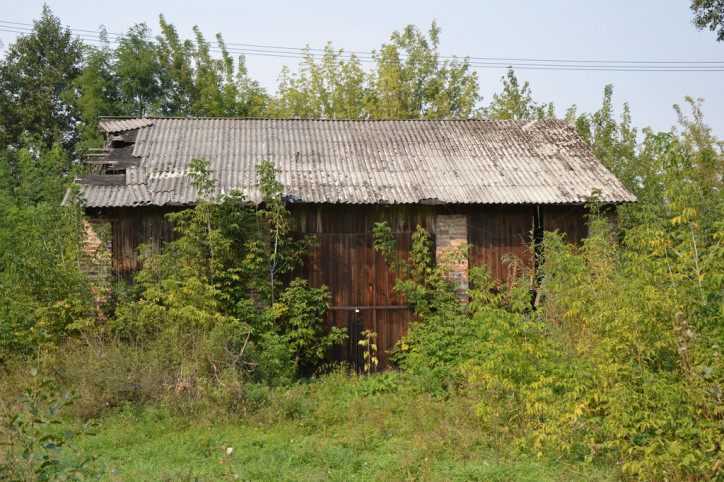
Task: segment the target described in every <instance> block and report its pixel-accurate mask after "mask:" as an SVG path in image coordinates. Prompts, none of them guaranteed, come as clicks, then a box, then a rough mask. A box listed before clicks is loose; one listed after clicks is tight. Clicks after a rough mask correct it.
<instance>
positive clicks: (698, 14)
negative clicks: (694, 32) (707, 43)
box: [691, 0, 724, 42]
mask: <svg viewBox="0 0 724 482" xmlns="http://www.w3.org/2000/svg"><path fill="white" fill-rule="evenodd" d="M691 10H692V11H693V12H694V25H696V27H697V28H698V29H699V30H702V29H705V28H708V29H709V30H711V31H712V32H716V39H717V41H719V42H724V0H692V1H691Z"/></svg>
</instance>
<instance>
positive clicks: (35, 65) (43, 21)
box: [0, 5, 82, 167]
mask: <svg viewBox="0 0 724 482" xmlns="http://www.w3.org/2000/svg"><path fill="white" fill-rule="evenodd" d="M81 45H82V44H81V41H80V40H79V39H78V38H73V36H72V34H71V32H70V30H69V29H67V28H66V29H64V28H63V27H62V26H61V23H60V20H59V19H58V18H57V17H55V16H54V15H53V13H52V12H51V11H50V9H49V8H48V6H47V5H45V6H43V13H42V15H41V17H40V20H37V21H34V22H33V30H32V32H31V33H30V34H27V35H21V36H19V37H18V39H17V41H16V42H15V43H14V44H11V45H10V46H9V47H8V50H7V53H6V54H5V58H4V59H2V60H0V149H5V148H6V147H7V146H8V145H11V146H15V147H16V148H20V146H21V145H22V144H23V141H24V138H25V135H26V133H28V134H30V135H31V136H38V137H39V138H40V139H41V141H42V146H43V147H44V148H48V149H49V148H51V147H52V146H53V145H54V144H57V145H60V146H61V147H62V148H63V149H64V150H66V151H68V152H70V151H72V150H73V148H74V144H75V142H76V141H77V140H78V134H77V132H76V130H75V127H76V123H77V121H78V119H79V115H78V111H77V108H76V99H77V92H76V90H75V85H74V83H75V79H77V78H78V76H79V75H80V74H81V72H82V69H81V50H82V48H81ZM64 167H67V165H66V166H64Z"/></svg>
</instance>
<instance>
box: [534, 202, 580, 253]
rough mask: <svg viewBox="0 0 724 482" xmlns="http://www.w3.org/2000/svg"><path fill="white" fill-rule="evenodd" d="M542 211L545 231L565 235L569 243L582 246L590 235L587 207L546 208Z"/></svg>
mask: <svg viewBox="0 0 724 482" xmlns="http://www.w3.org/2000/svg"><path fill="white" fill-rule="evenodd" d="M541 211H542V213H543V229H545V230H546V231H556V230H558V231H559V232H561V233H564V234H565V235H566V241H568V242H569V243H573V244H580V243H581V242H582V241H583V238H585V237H586V235H587V234H588V227H587V226H586V214H588V210H587V209H586V208H585V206H544V207H542V208H541Z"/></svg>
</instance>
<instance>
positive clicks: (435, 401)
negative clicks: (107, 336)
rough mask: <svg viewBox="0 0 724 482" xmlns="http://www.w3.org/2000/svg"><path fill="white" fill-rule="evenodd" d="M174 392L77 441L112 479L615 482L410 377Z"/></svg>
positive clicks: (123, 411)
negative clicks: (240, 393)
mask: <svg viewBox="0 0 724 482" xmlns="http://www.w3.org/2000/svg"><path fill="white" fill-rule="evenodd" d="M181 399H182V396H181V397H177V398H176V399H175V400H173V401H171V400H170V401H169V403H154V404H151V405H148V406H145V407H140V406H137V405H131V404H128V405H126V406H125V407H122V408H117V409H114V410H112V411H110V412H109V413H108V414H107V415H104V416H103V417H101V418H100V419H98V420H97V421H96V423H97V424H96V427H95V429H94V431H95V433H96V435H93V436H83V437H81V438H79V439H78V440H77V442H76V443H77V447H78V449H79V451H80V452H81V453H82V454H83V455H90V454H95V455H97V456H98V458H97V460H96V465H97V468H98V469H99V470H100V471H101V472H102V478H103V479H107V480H237V479H238V480H350V479H355V480H536V481H539V480H611V479H613V478H615V476H614V470H613V468H612V467H595V466H591V465H587V464H584V463H581V464H580V465H571V464H570V463H563V462H561V461H557V460H551V459H547V458H536V457H535V456H532V455H526V454H525V452H526V451H525V448H524V447H523V448H519V449H516V448H515V447H512V446H511V444H510V443H509V441H508V438H507V437H506V434H505V433H504V432H500V433H497V434H496V433H488V432H486V430H484V429H483V428H482V427H481V426H480V425H479V423H478V422H477V420H476V417H475V414H474V410H473V409H472V408H471V407H472V406H473V404H474V403H475V402H478V401H479V400H474V399H472V398H471V397H470V395H468V394H466V393H465V392H464V390H463V391H461V390H457V391H456V392H455V393H454V394H451V395H449V396H442V395H440V394H433V393H430V392H425V391H424V390H421V389H420V386H419V385H418V384H417V383H416V380H414V379H412V378H411V377H409V376H406V375H405V376H403V375H397V374H388V375H377V376H372V377H369V378H364V377H361V378H358V377H348V376H346V375H344V374H332V375H326V376H323V377H321V378H320V379H318V380H314V381H311V382H310V383H304V384H298V385H296V386H294V387H292V388H288V389H275V390H271V391H269V392H268V393H266V394H265V396H263V397H260V399H259V400H258V406H257V408H255V409H254V410H252V411H249V412H247V413H246V414H244V413H241V414H237V415H229V414H228V413H218V411H216V410H213V409H212V408H210V407H208V406H203V405H199V404H198V403H197V402H194V403H191V404H189V405H183V403H179V401H180V400H181ZM69 422H72V420H69ZM520 449H522V450H520Z"/></svg>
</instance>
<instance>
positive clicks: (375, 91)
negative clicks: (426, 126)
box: [270, 22, 480, 119]
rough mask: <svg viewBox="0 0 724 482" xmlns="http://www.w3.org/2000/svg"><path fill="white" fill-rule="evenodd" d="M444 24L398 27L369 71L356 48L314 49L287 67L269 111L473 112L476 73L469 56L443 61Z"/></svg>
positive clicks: (349, 115)
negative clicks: (441, 26) (423, 28)
mask: <svg viewBox="0 0 724 482" xmlns="http://www.w3.org/2000/svg"><path fill="white" fill-rule="evenodd" d="M439 36H440V29H439V28H438V27H437V25H436V24H435V23H434V22H433V24H432V26H431V27H430V31H429V33H428V35H425V34H424V33H422V32H421V31H420V30H419V29H418V28H417V27H415V26H414V25H408V26H407V27H405V29H404V30H403V31H402V32H398V31H395V32H393V34H392V36H391V37H390V41H389V43H385V44H383V45H382V46H381V47H380V49H379V51H378V52H374V53H373V59H374V63H375V65H374V67H373V68H372V69H371V71H370V72H365V71H364V69H363V68H362V65H361V61H360V59H359V58H358V57H356V56H355V55H354V54H351V55H349V58H348V59H347V60H345V56H346V54H345V53H344V51H343V50H335V49H334V48H333V47H332V45H331V44H327V45H326V46H325V48H324V54H323V55H322V57H321V59H320V60H319V61H317V60H316V59H315V57H314V55H313V54H312V53H311V51H310V49H309V48H308V47H307V49H306V50H305V51H304V60H302V62H301V63H300V66H299V70H298V72H290V70H289V69H288V68H286V67H285V68H284V70H282V73H281V75H280V82H279V88H278V92H277V96H276V97H275V98H274V99H273V100H272V102H271V107H270V111H271V113H272V114H273V115H274V116H276V117H303V118H325V119H464V118H469V117H471V116H472V115H474V114H475V107H476V104H477V102H478V100H479V99H480V96H479V94H478V78H477V74H476V73H475V72H474V71H471V70H470V64H469V62H468V60H467V59H464V60H460V59H456V58H454V59H452V60H445V61H440V58H439V57H440V55H439V53H438V45H439Z"/></svg>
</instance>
